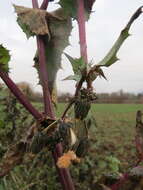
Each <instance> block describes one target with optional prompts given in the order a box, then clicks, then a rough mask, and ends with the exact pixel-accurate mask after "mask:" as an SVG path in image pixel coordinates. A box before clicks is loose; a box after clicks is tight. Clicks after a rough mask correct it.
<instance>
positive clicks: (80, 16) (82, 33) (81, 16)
mask: <svg viewBox="0 0 143 190" xmlns="http://www.w3.org/2000/svg"><path fill="white" fill-rule="evenodd" d="M77 7H78V12H77V21H78V28H79V40H80V54H81V56H82V57H83V59H84V61H85V63H87V62H88V59H87V43H86V29H85V13H84V0H77Z"/></svg>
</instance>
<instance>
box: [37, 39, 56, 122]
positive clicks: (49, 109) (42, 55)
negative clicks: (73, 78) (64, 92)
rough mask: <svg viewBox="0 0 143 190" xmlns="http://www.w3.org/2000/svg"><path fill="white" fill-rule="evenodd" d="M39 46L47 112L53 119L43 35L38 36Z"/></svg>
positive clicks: (41, 76)
mask: <svg viewBox="0 0 143 190" xmlns="http://www.w3.org/2000/svg"><path fill="white" fill-rule="evenodd" d="M37 46H38V55H39V69H40V78H41V81H42V88H43V97H44V106H45V114H46V115H48V116H49V117H51V118H52V119H55V116H54V112H53V109H52V101H51V96H50V92H49V87H48V73H47V67H46V57H45V45H44V41H43V39H42V36H37Z"/></svg>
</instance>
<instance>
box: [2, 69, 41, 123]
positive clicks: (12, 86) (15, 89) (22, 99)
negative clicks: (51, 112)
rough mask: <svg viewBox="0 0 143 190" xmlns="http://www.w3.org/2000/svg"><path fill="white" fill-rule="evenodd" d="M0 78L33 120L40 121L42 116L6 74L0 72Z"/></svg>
mask: <svg viewBox="0 0 143 190" xmlns="http://www.w3.org/2000/svg"><path fill="white" fill-rule="evenodd" d="M0 77H1V78H2V80H3V81H4V82H5V83H6V85H7V87H8V88H9V89H10V90H11V92H12V93H13V94H14V95H15V96H16V98H17V99H18V100H19V102H20V103H21V104H22V105H23V106H24V107H25V108H26V109H27V110H28V111H29V112H30V113H31V114H32V115H33V117H35V119H42V117H43V116H42V114H41V113H39V112H38V111H37V110H36V109H35V108H34V107H33V105H32V104H31V103H30V102H29V100H28V99H27V97H26V96H25V95H24V94H23V93H22V92H21V90H20V89H19V88H18V87H17V85H16V84H15V83H14V82H13V81H12V80H11V79H10V78H9V76H8V74H7V73H5V72H2V71H0Z"/></svg>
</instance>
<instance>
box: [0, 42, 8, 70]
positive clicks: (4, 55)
mask: <svg viewBox="0 0 143 190" xmlns="http://www.w3.org/2000/svg"><path fill="white" fill-rule="evenodd" d="M9 61H10V54H9V51H8V50H7V49H6V48H5V47H3V45H0V70H2V71H4V72H8V71H9V65H8V62H9Z"/></svg>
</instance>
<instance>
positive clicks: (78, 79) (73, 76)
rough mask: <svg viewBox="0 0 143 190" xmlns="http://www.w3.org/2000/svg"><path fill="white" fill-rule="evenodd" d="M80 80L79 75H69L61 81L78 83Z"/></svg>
mask: <svg viewBox="0 0 143 190" xmlns="http://www.w3.org/2000/svg"><path fill="white" fill-rule="evenodd" d="M80 79H81V76H80V75H70V76H68V77H66V78H65V79H63V80H75V81H80Z"/></svg>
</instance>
